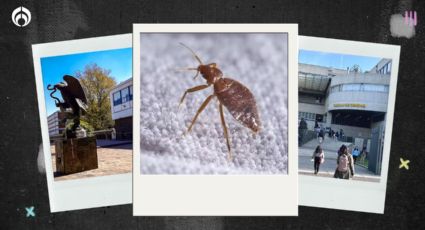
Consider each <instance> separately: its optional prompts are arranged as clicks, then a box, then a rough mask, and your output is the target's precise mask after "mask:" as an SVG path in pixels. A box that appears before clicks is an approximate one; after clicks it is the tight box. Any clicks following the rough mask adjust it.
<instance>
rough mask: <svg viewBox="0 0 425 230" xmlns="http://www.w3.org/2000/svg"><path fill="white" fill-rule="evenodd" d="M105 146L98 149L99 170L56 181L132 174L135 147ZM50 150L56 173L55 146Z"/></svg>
mask: <svg viewBox="0 0 425 230" xmlns="http://www.w3.org/2000/svg"><path fill="white" fill-rule="evenodd" d="M117 144H118V145H117ZM103 146H104V147H100V146H98V147H97V158H98V168H97V169H92V170H87V171H84V172H80V173H73V174H69V175H61V176H55V178H54V179H55V181H62V180H71V179H82V178H89V177H98V176H108V175H115V174H123V173H131V172H132V159H133V154H132V153H133V145H132V144H131V143H128V142H127V143H124V142H123V143H116V144H114V143H108V144H106V145H103ZM50 149H51V153H52V164H53V172H56V161H55V147H54V145H51V146H50Z"/></svg>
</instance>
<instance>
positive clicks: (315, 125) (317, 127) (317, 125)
mask: <svg viewBox="0 0 425 230" xmlns="http://www.w3.org/2000/svg"><path fill="white" fill-rule="evenodd" d="M314 132H316V139H318V138H319V132H320V127H319V123H317V121H315V123H314Z"/></svg>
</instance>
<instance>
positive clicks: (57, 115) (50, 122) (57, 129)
mask: <svg viewBox="0 0 425 230" xmlns="http://www.w3.org/2000/svg"><path fill="white" fill-rule="evenodd" d="M63 119H65V113H62V112H60V111H56V112H54V113H52V114H50V115H49V116H48V117H47V126H48V128H49V136H55V135H60V134H62V133H63V132H64V130H65V123H64V122H60V121H61V120H63Z"/></svg>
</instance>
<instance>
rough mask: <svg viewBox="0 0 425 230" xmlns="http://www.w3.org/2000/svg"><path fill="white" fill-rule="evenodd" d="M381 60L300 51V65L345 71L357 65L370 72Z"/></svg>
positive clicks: (377, 58)
mask: <svg viewBox="0 0 425 230" xmlns="http://www.w3.org/2000/svg"><path fill="white" fill-rule="evenodd" d="M381 59H382V58H379V57H366V56H356V55H347V54H336V53H326V52H320V51H310V50H300V53H299V63H303V64H311V65H319V66H324V67H333V68H337V69H343V70H346V69H347V67H350V68H351V67H353V65H356V64H357V65H359V66H360V69H361V70H362V71H369V70H371V69H372V68H373V67H375V65H376V64H378V62H379V61H380V60H381Z"/></svg>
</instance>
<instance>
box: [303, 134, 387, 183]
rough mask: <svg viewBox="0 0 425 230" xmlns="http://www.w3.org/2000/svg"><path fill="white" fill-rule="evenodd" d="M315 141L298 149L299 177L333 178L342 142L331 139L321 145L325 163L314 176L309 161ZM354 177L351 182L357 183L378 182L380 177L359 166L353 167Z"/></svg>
mask: <svg viewBox="0 0 425 230" xmlns="http://www.w3.org/2000/svg"><path fill="white" fill-rule="evenodd" d="M316 142H317V141H316V140H312V141H311V142H309V143H307V144H305V145H304V147H299V148H298V154H299V155H298V172H299V174H300V175H310V176H320V177H330V178H333V176H334V173H335V169H336V167H337V164H336V159H337V151H338V147H336V146H341V145H342V144H344V143H342V142H339V141H334V140H331V139H327V140H325V142H324V143H323V144H322V147H323V148H324V149H323V151H324V152H325V162H323V164H321V165H320V169H319V174H317V175H314V162H313V161H312V160H311V159H312V158H311V157H312V155H313V152H314V150H315V148H314V147H313V146H317V144H316ZM354 172H355V174H354V177H353V178H352V179H353V180H359V181H369V182H379V181H380V176H379V175H376V174H374V173H373V172H370V171H369V170H368V169H367V168H364V167H362V166H359V165H356V164H355V165H354Z"/></svg>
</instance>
